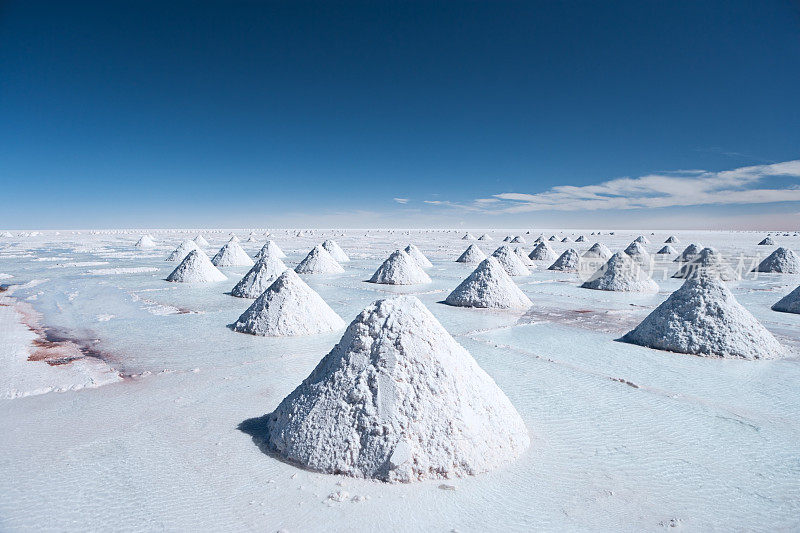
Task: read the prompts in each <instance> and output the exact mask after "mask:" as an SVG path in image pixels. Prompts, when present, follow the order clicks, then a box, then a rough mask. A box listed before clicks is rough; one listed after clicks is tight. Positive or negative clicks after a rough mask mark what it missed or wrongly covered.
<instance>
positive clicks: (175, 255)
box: [166, 239, 205, 261]
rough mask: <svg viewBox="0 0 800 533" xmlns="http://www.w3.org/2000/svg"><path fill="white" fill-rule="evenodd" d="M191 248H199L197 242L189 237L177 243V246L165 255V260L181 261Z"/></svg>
mask: <svg viewBox="0 0 800 533" xmlns="http://www.w3.org/2000/svg"><path fill="white" fill-rule="evenodd" d="M192 250H200V248H198V247H197V243H196V242H194V241H193V240H191V239H187V240H185V241H183V242H182V243H180V245H178V247H177V248H175V250H173V251H172V253H171V254H169V256H168V257H167V259H166V260H167V261H183V258H184V257H186V256H187V255H189V252H191V251H192ZM201 253H203V255H205V253H204V252H201Z"/></svg>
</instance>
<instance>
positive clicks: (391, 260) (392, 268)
mask: <svg viewBox="0 0 800 533" xmlns="http://www.w3.org/2000/svg"><path fill="white" fill-rule="evenodd" d="M369 282H370V283H380V284H382V285H418V284H422V283H430V282H431V278H430V276H428V274H426V273H425V271H424V270H422V267H421V266H419V263H417V262H416V261H414V259H412V257H411V256H410V255H408V254H407V253H406V252H405V251H404V250H395V251H394V252H392V254H391V255H390V256H389V257H388V258H387V259H386V261H384V262H383V264H381V266H379V267H378V270H376V271H375V273H374V274H373V275H372V277H371V278H370V280H369Z"/></svg>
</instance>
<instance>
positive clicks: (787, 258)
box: [753, 247, 800, 274]
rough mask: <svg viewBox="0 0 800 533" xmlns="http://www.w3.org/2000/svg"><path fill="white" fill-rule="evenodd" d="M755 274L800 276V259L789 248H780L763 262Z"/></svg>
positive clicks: (755, 269) (754, 270)
mask: <svg viewBox="0 0 800 533" xmlns="http://www.w3.org/2000/svg"><path fill="white" fill-rule="evenodd" d="M753 272H774V273H780V274H800V258H799V257H797V254H796V253H794V252H793V251H791V250H789V249H788V248H784V247H780V248H778V249H776V250H775V251H774V252H772V253H771V254H769V256H768V257H767V258H766V259H764V260H763V261H761V263H759V265H758V266H757V267H756V268H754V269H753Z"/></svg>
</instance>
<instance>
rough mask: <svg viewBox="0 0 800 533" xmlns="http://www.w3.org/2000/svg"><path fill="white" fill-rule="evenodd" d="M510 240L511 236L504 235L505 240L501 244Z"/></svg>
mask: <svg viewBox="0 0 800 533" xmlns="http://www.w3.org/2000/svg"><path fill="white" fill-rule="evenodd" d="M511 239H513V237H512V236H511V235H506V237H505V239H503V242H511Z"/></svg>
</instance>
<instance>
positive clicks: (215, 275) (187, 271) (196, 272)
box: [167, 250, 228, 283]
mask: <svg viewBox="0 0 800 533" xmlns="http://www.w3.org/2000/svg"><path fill="white" fill-rule="evenodd" d="M226 279H228V278H227V277H226V276H225V274H223V273H222V272H220V271H219V270H218V269H217V267H215V266H214V265H213V264H212V263H211V260H210V259H209V258H208V256H207V255H206V254H204V253H203V252H202V251H201V250H192V251H191V252H189V254H188V255H187V256H186V257H184V259H183V261H181V264H180V265H178V266H177V267H176V268H175V270H173V271H172V273H171V274H170V275H169V276H167V281H175V282H179V283H211V282H215V281H225V280H226Z"/></svg>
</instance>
